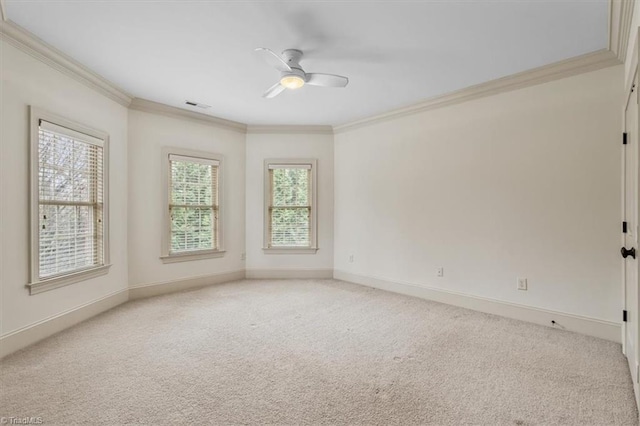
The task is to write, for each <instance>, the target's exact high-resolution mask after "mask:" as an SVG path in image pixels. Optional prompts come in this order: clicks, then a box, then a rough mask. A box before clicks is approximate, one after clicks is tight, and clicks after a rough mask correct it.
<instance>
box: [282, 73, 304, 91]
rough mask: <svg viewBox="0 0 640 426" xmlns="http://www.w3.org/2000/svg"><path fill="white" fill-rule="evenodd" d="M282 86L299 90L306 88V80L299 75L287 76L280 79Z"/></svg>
mask: <svg viewBox="0 0 640 426" xmlns="http://www.w3.org/2000/svg"><path fill="white" fill-rule="evenodd" d="M280 84H281V85H282V86H284V87H286V88H287V89H292V90H294V89H299V88H301V87H302V86H304V79H303V78H302V77H300V76H297V75H285V76H284V77H282V78H281V79H280Z"/></svg>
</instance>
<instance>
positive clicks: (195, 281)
mask: <svg viewBox="0 0 640 426" xmlns="http://www.w3.org/2000/svg"><path fill="white" fill-rule="evenodd" d="M244 278H245V271H244V269H240V270H237V271H231V272H222V273H217V274H209V275H200V276H197V277H191V278H183V279H178V280H171V281H163V282H159V283H152V284H144V285H138V286H133V287H129V300H136V299H142V298H144V297H151V296H158V295H161V294H167V293H174V292H176V291H182V290H189V289H194V288H199V287H206V286H208V285H212V284H222V283H226V282H230V281H238V280H242V279H244Z"/></svg>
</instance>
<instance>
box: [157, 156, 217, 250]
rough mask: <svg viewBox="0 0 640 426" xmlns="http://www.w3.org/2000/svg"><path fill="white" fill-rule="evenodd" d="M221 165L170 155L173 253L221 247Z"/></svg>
mask: <svg viewBox="0 0 640 426" xmlns="http://www.w3.org/2000/svg"><path fill="white" fill-rule="evenodd" d="M219 166H220V162H219V161H217V160H212V159H206V158H196V157H188V156H182V155H175V154H170V155H169V191H170V193H169V215H170V222H171V223H170V226H171V235H170V248H169V253H170V254H176V253H185V252H195V251H201V250H218V249H219V241H218V235H219V232H218V227H219V205H218V202H219V192H218V191H219V188H218V182H219V169H220V167H219Z"/></svg>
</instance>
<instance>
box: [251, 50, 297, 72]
mask: <svg viewBox="0 0 640 426" xmlns="http://www.w3.org/2000/svg"><path fill="white" fill-rule="evenodd" d="M256 52H259V53H260V55H261V56H262V59H264V61H265V62H266V63H268V64H269V65H271V66H272V67H274V68H275V69H277V70H278V71H281V72H291V67H290V66H289V64H287V63H286V62H285V60H284V59H282V58H281V57H280V56H278V54H276V53H275V52H274V51H273V50H271V49H267V48H266V47H258V48H257V49H256Z"/></svg>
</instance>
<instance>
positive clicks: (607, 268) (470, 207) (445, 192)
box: [334, 65, 624, 322]
mask: <svg viewBox="0 0 640 426" xmlns="http://www.w3.org/2000/svg"><path fill="white" fill-rule="evenodd" d="M623 74H624V67H623V66H622V65H620V66H616V67H612V68H607V69H603V70H600V71H595V72H591V73H588V74H582V75H578V76H575V77H570V78H565V79H562V80H558V81H554V82H550V83H546V84H543V85H537V86H533V87H529V88H525V89H521V90H517V91H513V92H508V93H504V94H500V95H496V96H491V97H487V98H483V99H479V100H474V101H471V102H466V103H464V104H459V105H455V106H450V107H446V108H442V109H437V110H432V111H428V112H424V113H420V114H416V115H411V116H406V117H403V118H397V119H393V120H389V121H385V122H381V123H377V124H372V125H368V126H366V127H363V128H360V129H355V130H352V131H347V132H343V133H338V134H336V135H335V231H334V232H335V247H334V251H335V258H334V266H335V268H336V270H341V271H345V272H349V273H353V274H359V275H366V276H371V277H377V278H382V279H386V280H389V281H400V282H408V283H413V284H417V285H422V286H429V287H433V288H437V289H444V290H448V291H453V292H459V293H463V294H467V295H475V296H481V297H487V298H493V299H498V300H502V301H507V302H513V303H518V304H522V305H527V306H533V307H539V308H546V309H551V310H556V311H561V312H567V313H572V314H577V315H583V316H587V317H592V318H598V319H603V320H610V321H616V322H618V321H619V319H620V306H621V276H620V259H619V250H620V246H619V244H620V220H621V219H620V218H621V216H620V214H621V213H620V129H621V124H622V123H621V95H622V81H623ZM351 254H353V255H354V262H353V263H351V262H349V256H350V255H351ZM438 267H444V277H442V278H438V277H436V268H438ZM517 277H526V278H528V280H529V290H528V291H518V290H517V289H516V278H517Z"/></svg>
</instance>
